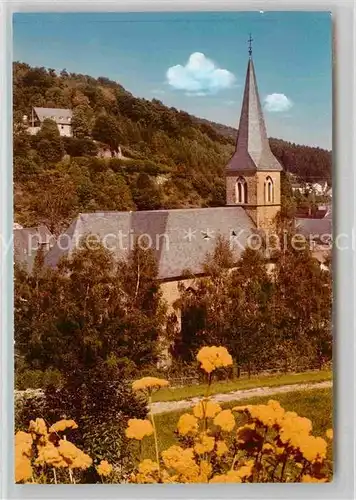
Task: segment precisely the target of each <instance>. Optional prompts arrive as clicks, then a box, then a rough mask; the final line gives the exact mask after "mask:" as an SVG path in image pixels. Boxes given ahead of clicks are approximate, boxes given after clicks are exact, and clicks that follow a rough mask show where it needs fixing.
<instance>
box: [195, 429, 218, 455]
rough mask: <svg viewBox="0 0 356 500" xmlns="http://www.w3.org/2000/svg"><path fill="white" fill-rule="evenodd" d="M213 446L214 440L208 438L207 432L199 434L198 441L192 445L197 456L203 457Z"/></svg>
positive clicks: (210, 437)
mask: <svg viewBox="0 0 356 500" xmlns="http://www.w3.org/2000/svg"><path fill="white" fill-rule="evenodd" d="M214 445H215V439H214V438H213V437H212V436H209V435H208V434H207V432H205V431H204V432H201V433H200V434H199V437H198V440H197V441H196V443H195V445H194V451H195V452H196V453H197V454H198V455H204V453H209V452H211V451H213V449H214Z"/></svg>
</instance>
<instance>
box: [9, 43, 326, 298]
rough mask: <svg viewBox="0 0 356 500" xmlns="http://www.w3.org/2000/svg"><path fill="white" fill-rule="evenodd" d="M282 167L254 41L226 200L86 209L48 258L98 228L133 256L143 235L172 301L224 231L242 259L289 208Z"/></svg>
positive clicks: (121, 255)
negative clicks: (270, 132) (209, 204)
mask: <svg viewBox="0 0 356 500" xmlns="http://www.w3.org/2000/svg"><path fill="white" fill-rule="evenodd" d="M282 170H283V169H282V166H281V164H280V163H279V161H278V160H277V158H276V157H275V156H274V155H273V153H272V151H271V149H270V146H269V141H268V137H267V132H266V126H265V121H264V116H263V111H262V106H261V102H260V97H259V93H258V87H257V80H256V74H255V68H254V63H253V59H252V51H251V48H250V51H249V60H248V65H247V73H246V80H245V89H244V94H243V101H242V108H241V116H240V123H239V132H238V137H237V140H236V146H235V151H234V154H233V155H232V157H231V159H230V161H229V162H228V164H227V165H226V169H225V177H226V205H225V206H224V207H217V208H191V209H168V210H150V211H126V212H94V213H80V214H79V215H78V216H77V217H76V219H75V220H73V221H72V223H71V224H70V226H69V227H68V229H67V230H66V231H65V233H63V234H62V235H61V236H60V237H59V238H58V239H57V240H56V242H55V244H54V245H53V246H51V248H50V249H49V250H48V252H47V253H46V256H45V265H47V266H49V267H56V266H57V265H58V263H59V261H60V259H61V258H62V257H64V256H67V257H70V256H71V254H72V253H73V251H74V250H75V249H76V248H78V245H80V242H81V241H82V239H83V237H85V236H86V235H89V234H90V235H95V236H96V237H97V238H98V240H100V241H101V242H102V243H103V244H104V245H105V246H106V247H107V248H108V249H110V250H111V251H112V252H113V253H114V256H115V258H117V259H118V260H121V259H125V257H127V255H128V254H129V252H130V250H132V248H133V245H134V242H135V241H136V240H137V241H138V243H139V244H140V243H142V247H143V248H148V247H149V248H151V249H152V250H153V252H154V254H155V257H156V260H157V264H158V278H159V280H160V283H161V288H162V292H163V296H164V298H165V299H166V301H167V303H168V305H169V306H171V307H172V305H173V304H174V302H175V301H176V300H177V299H178V298H179V295H180V294H179V289H178V284H179V283H181V282H184V284H185V285H186V286H189V282H190V280H188V279H187V272H188V271H189V272H190V274H191V275H194V276H195V277H199V276H202V275H203V263H204V261H205V258H206V256H207V253H212V252H213V251H214V248H215V245H216V241H217V238H218V237H219V236H220V237H222V238H224V239H225V240H228V241H229V242H230V245H231V250H232V253H233V255H234V258H235V261H236V262H237V260H238V259H239V257H240V255H241V253H242V252H243V250H244V249H245V248H246V246H247V245H248V243H249V241H250V240H251V238H252V237H253V236H254V235H256V233H258V232H260V231H262V232H268V231H269V230H273V225H274V220H275V217H276V215H277V213H278V212H279V210H280V208H281V181H280V175H281V172H282ZM297 222H298V221H297ZM320 223H322V221H321V222H320ZM303 224H304V225H305V224H306V226H305V228H304V229H306V230H308V224H310V222H308V221H307V222H306V223H305V222H303V220H301V221H300V224H299V225H300V228H301V231H302V232H303ZM324 226H325V228H326V227H327V229H328V230H329V232H331V228H330V226H331V218H329V219H328V220H326V221H324ZM325 228H324V230H325ZM315 229H317V228H315ZM15 232H16V231H15ZM17 232H21V230H20V229H18V230H17ZM15 247H16V237H15ZM20 253H21V248H20ZM20 260H21V259H20Z"/></svg>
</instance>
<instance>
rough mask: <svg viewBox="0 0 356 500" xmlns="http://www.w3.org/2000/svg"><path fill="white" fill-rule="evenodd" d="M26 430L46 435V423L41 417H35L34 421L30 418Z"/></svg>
mask: <svg viewBox="0 0 356 500" xmlns="http://www.w3.org/2000/svg"><path fill="white" fill-rule="evenodd" d="M28 430H29V431H30V432H32V433H33V434H38V435H39V436H47V425H46V422H45V421H44V420H43V418H36V420H35V421H33V420H31V421H30V425H29V428H28Z"/></svg>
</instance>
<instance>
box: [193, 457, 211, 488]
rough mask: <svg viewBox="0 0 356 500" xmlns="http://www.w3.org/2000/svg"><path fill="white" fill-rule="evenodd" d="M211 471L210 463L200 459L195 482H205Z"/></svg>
mask: <svg viewBox="0 0 356 500" xmlns="http://www.w3.org/2000/svg"><path fill="white" fill-rule="evenodd" d="M212 472H213V467H212V465H211V464H210V463H209V462H208V461H207V460H202V461H201V462H200V474H199V477H198V478H197V481H196V482H197V483H207V482H208V479H209V476H210V475H211V473H212Z"/></svg>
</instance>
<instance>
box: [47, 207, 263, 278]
mask: <svg viewBox="0 0 356 500" xmlns="http://www.w3.org/2000/svg"><path fill="white" fill-rule="evenodd" d="M254 232H255V226H254V224H253V222H252V220H251V219H250V217H249V216H248V215H247V213H246V212H245V211H244V209H243V208H241V207H219V208H192V209H174V210H149V211H138V212H102V213H100V212H94V213H86V214H79V216H78V217H77V218H76V219H75V220H74V221H73V222H72V224H71V225H70V226H69V228H68V229H67V231H66V232H65V233H64V234H63V235H61V236H60V237H59V238H58V240H57V243H56V244H55V245H54V246H53V248H52V249H51V250H50V251H49V252H48V254H47V255H46V258H45V263H46V264H47V265H48V266H51V267H56V266H57V265H58V263H59V260H60V259H61V258H62V257H63V256H70V255H71V254H72V252H73V250H74V249H75V248H76V247H77V246H78V244H79V242H80V240H81V238H82V237H83V236H85V235H88V234H93V235H97V236H98V238H99V239H100V240H101V241H103V238H106V239H105V241H104V244H105V242H106V246H107V248H110V249H111V250H112V251H113V252H114V255H115V258H117V259H118V260H119V259H123V258H125V257H127V255H128V253H129V250H130V249H132V247H133V244H134V243H133V242H134V241H135V237H138V236H140V235H143V234H146V235H148V237H149V238H150V242H151V244H150V248H152V249H153V250H154V252H155V255H156V259H157V263H158V267H159V273H158V278H159V279H161V280H170V279H177V278H179V277H181V276H182V275H184V271H186V270H187V269H189V270H190V271H191V272H193V273H194V274H200V273H202V272H203V269H202V263H203V261H204V260H205V257H206V254H207V252H212V251H213V250H214V248H215V245H216V238H217V236H218V235H221V236H223V237H225V238H227V239H229V240H230V241H231V245H232V251H233V254H234V256H235V257H236V261H237V260H238V258H239V256H240V254H241V252H242V250H243V248H244V247H245V245H246V239H247V238H248V236H250V235H251V234H252V233H254ZM142 241H143V245H145V243H144V240H142Z"/></svg>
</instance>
